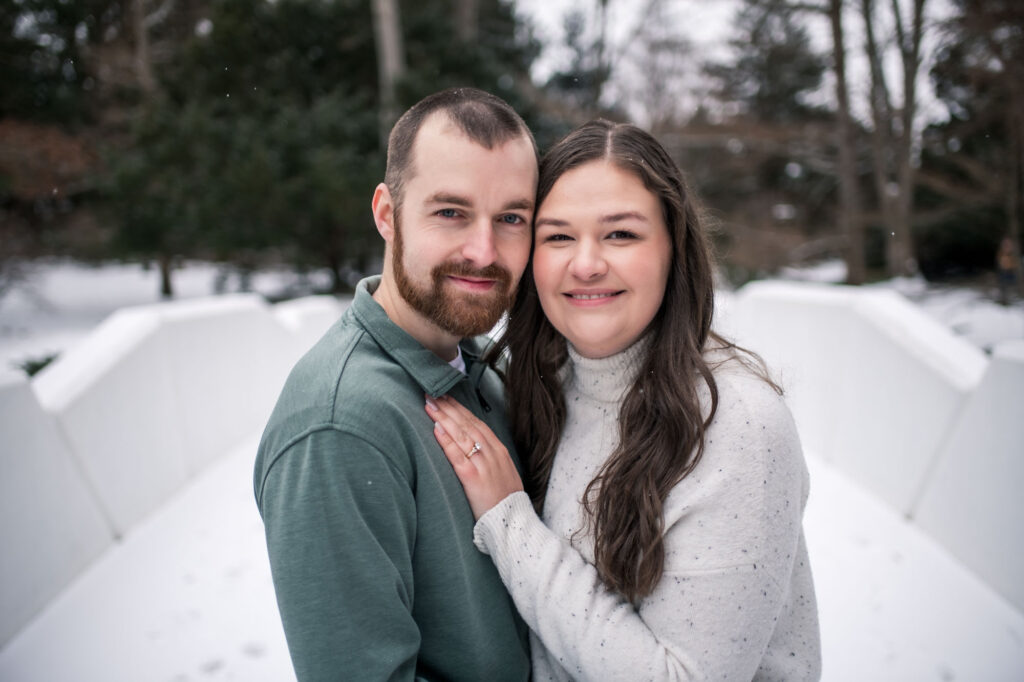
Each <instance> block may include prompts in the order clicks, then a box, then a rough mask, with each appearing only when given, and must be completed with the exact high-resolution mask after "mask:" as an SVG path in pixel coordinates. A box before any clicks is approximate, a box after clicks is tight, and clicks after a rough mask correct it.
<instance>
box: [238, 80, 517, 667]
mask: <svg viewBox="0 0 1024 682" xmlns="http://www.w3.org/2000/svg"><path fill="white" fill-rule="evenodd" d="M387 164H388V165H387V171H386V174H385V181H384V183H382V184H380V185H378V186H377V189H376V191H375V192H374V195H373V202H372V208H373V218H374V221H375V223H376V225H377V230H378V232H380V234H381V236H382V237H383V238H384V241H385V242H386V246H385V252H384V268H383V273H382V274H381V275H380V276H379V277H370V278H367V279H364V280H363V281H362V282H360V283H359V285H358V287H357V290H356V294H355V297H354V300H353V302H352V305H351V306H350V307H349V308H348V310H346V312H345V313H344V315H343V316H342V317H341V319H340V320H339V321H338V322H337V323H336V324H335V325H334V326H333V327H332V328H331V329H330V330H329V331H328V332H327V333H326V335H325V336H324V337H323V338H322V339H321V340H320V341H319V342H318V343H317V345H316V346H314V348H313V349H312V350H311V351H310V352H309V353H308V354H307V355H306V356H305V357H304V358H303V359H302V360H300V361H299V363H298V364H297V365H296V367H295V369H294V370H293V371H292V373H291V376H290V377H289V378H288V381H287V383H286V385H285V387H284V389H283V391H282V394H281V397H280V398H279V400H278V404H277V407H276V408H275V410H274V413H273V415H272V416H271V418H270V422H269V424H268V425H267V429H266V432H265V433H264V435H263V440H262V442H261V443H260V448H259V453H258V455H257V459H256V467H255V476H254V482H255V490H256V501H257V504H258V505H259V509H260V514H261V515H262V517H263V521H264V525H265V527H266V535H267V548H268V551H269V555H270V565H271V570H272V574H273V578H274V587H275V590H276V592H277V601H278V606H279V607H280V611H281V619H282V622H283V624H284V630H285V635H286V637H287V639H288V648H289V650H290V653H291V657H292V663H293V665H294V666H295V671H296V674H297V676H298V678H299V680H301V681H302V682H305V681H306V680H328V679H330V680H412V679H414V678H415V679H424V680H525V679H527V678H528V677H529V654H528V651H527V638H526V632H525V626H523V624H522V621H521V620H520V619H519V617H518V615H517V614H516V613H515V607H514V605H513V604H512V602H511V600H510V599H509V597H508V595H507V593H506V592H505V589H504V587H503V585H502V584H501V580H500V579H499V577H498V574H497V572H496V571H495V569H494V567H493V565H492V564H491V561H490V559H489V558H488V557H486V556H485V555H483V554H482V553H480V552H479V551H477V550H476V548H475V547H474V546H473V541H472V537H473V514H472V512H471V511H470V508H469V504H468V503H467V502H466V497H465V494H464V493H463V491H462V487H461V485H460V484H459V481H458V479H457V478H456V476H455V474H454V472H453V471H452V470H451V466H450V465H449V464H448V461H447V460H446V458H445V455H444V453H443V452H442V451H441V448H440V446H438V444H437V442H436V440H435V439H434V436H433V424H432V422H431V420H430V418H429V417H428V416H427V414H426V412H425V411H424V400H425V396H426V395H427V394H429V395H431V396H435V397H436V396H439V395H442V394H449V395H451V396H453V397H455V398H456V399H457V400H459V402H461V403H462V404H464V405H466V406H467V407H469V408H470V409H471V410H473V412H474V413H475V414H476V415H477V416H479V417H480V418H481V419H483V420H484V421H486V422H487V423H488V425H489V426H490V427H491V428H492V429H494V431H495V433H496V434H498V436H499V437H500V438H501V439H502V440H503V441H504V442H505V444H506V445H507V446H508V447H509V449H510V451H511V450H512V444H511V436H510V433H509V430H508V427H507V425H506V424H505V423H504V420H503V410H502V405H503V392H502V387H501V385H500V382H499V380H498V378H497V377H496V376H495V375H494V373H493V372H492V371H491V370H489V369H488V368H486V367H485V366H484V365H483V363H480V362H479V360H478V358H479V352H480V350H481V348H479V347H478V346H477V345H476V344H475V343H474V342H471V341H465V340H462V339H464V338H465V337H471V336H475V335H479V334H482V333H483V332H486V331H487V330H489V329H490V328H491V327H493V326H494V324H495V323H496V322H497V321H498V320H499V318H500V316H501V314H502V313H503V312H504V311H505V310H506V309H507V308H508V306H509V304H510V303H511V300H512V296H513V294H514V291H515V287H516V285H517V284H518V282H519V278H520V275H521V274H522V272H523V269H524V268H525V267H526V262H527V260H528V258H529V253H530V245H531V240H532V228H531V224H532V217H533V208H534V207H533V202H534V193H535V191H536V184H537V150H536V146H535V144H534V142H533V137H532V136H531V134H530V132H529V130H528V129H527V127H526V125H525V124H524V123H523V121H522V119H521V118H520V117H519V116H518V115H517V114H516V113H515V112H514V111H513V110H512V109H511V108H510V107H509V106H508V105H507V104H506V103H505V102H503V101H502V100H500V99H498V98H496V97H494V96H492V95H489V94H487V93H484V92H481V91H479V90H473V89H456V90H447V91H444V92H440V93H437V94H435V95H431V96H430V97H427V98H426V99H424V100H422V101H421V102H419V103H418V104H416V105H415V106H413V107H412V108H411V109H410V110H409V111H408V112H406V113H405V115H403V116H402V118H401V119H400V120H399V121H398V122H397V123H396V124H395V127H394V129H393V130H392V132H391V136H390V139H389V142H388V161H387Z"/></svg>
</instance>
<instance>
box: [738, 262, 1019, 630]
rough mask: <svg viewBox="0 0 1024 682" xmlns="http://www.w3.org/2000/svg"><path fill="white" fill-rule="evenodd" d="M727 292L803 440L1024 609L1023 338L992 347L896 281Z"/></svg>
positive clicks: (742, 336) (741, 331) (747, 341)
mask: <svg viewBox="0 0 1024 682" xmlns="http://www.w3.org/2000/svg"><path fill="white" fill-rule="evenodd" d="M723 303H725V305H724V306H722V307H723V310H722V316H721V321H722V326H723V328H724V330H725V331H726V332H727V333H728V334H730V335H732V336H733V337H735V338H736V339H737V340H738V341H739V342H740V343H741V344H742V345H745V346H747V347H750V348H753V349H755V350H757V351H758V352H759V353H760V354H761V355H762V356H763V357H764V358H765V360H766V361H767V362H768V364H769V366H770V367H771V368H772V369H773V370H774V372H775V374H776V375H777V376H778V377H779V378H780V379H781V381H782V383H783V385H784V387H785V388H786V391H787V395H788V400H789V403H790V406H791V407H792V409H793V413H794V417H795V418H796V421H797V425H798V427H799V429H800V435H801V438H802V440H803V443H804V447H805V449H807V450H808V451H811V452H813V453H815V454H816V455H818V456H819V457H821V458H822V459H824V460H826V461H828V462H830V463H831V464H832V465H834V466H835V467H837V468H839V469H840V470H842V471H843V472H845V473H846V474H847V475H848V476H849V477H850V478H851V479H853V480H854V481H856V482H858V483H859V484H861V485H862V486H863V487H865V488H866V489H868V490H869V491H871V492H872V493H874V494H875V495H877V496H878V497H879V498H881V499H882V500H883V501H884V502H886V503H887V504H889V505H890V506H891V507H892V508H894V509H895V510H897V511H899V512H900V513H902V514H903V515H904V516H905V517H906V518H907V519H909V520H910V521H912V522H913V523H916V524H918V525H919V527H920V528H922V529H923V530H924V531H925V532H927V533H928V534H929V535H930V536H932V537H933V538H934V539H935V540H937V541H938V542H939V543H941V544H942V545H944V546H945V547H946V548H947V549H948V550H949V551H950V552H952V553H953V554H954V555H955V556H957V558H959V559H960V560H961V561H962V562H963V563H964V564H965V565H966V566H967V567H969V568H970V569H972V570H973V571H974V572H975V573H977V574H978V575H979V576H980V577H981V578H982V579H984V580H985V581H986V582H987V583H988V584H989V585H990V586H991V587H993V588H994V589H995V590H996V591H997V592H999V593H1000V594H1002V595H1003V596H1004V597H1005V598H1006V599H1007V600H1009V601H1010V602H1011V603H1012V604H1014V606H1015V607H1016V608H1017V609H1019V610H1022V611H1024V582H1022V581H1021V580H1020V576H1022V575H1024V540H1022V539H1021V538H1024V535H1022V534H1021V533H1020V532H1019V528H1020V527H1021V526H1022V525H1024V505H1021V504H1020V490H1021V489H1022V487H1024V408H1022V406H1024V340H1017V341H1007V342H1003V343H1002V344H1001V345H998V346H997V347H996V348H995V350H994V352H993V355H992V358H991V359H989V358H987V357H986V356H985V354H984V353H982V352H981V351H980V350H978V349H977V348H975V347H974V346H972V345H970V344H968V343H967V342H966V341H963V340H962V339H960V338H959V337H957V336H955V335H953V334H952V333H951V332H950V331H949V330H948V329H947V328H945V327H943V326H942V325H940V324H939V323H938V322H936V321H934V320H933V319H931V318H930V317H928V316H927V315H925V314H924V313H923V312H921V311H920V310H919V309H918V308H917V307H916V306H915V305H913V304H911V303H910V302H909V301H907V300H906V299H905V298H904V297H902V296H901V295H899V294H897V293H895V292H893V291H889V290H873V289H862V288H854V287H843V286H833V285H820V284H808V283H793V282H774V281H773V282H755V283H752V284H749V285H747V286H745V287H743V288H742V289H741V290H739V291H738V292H737V294H736V295H735V296H734V297H732V298H727V299H725V300H724V301H723ZM812 494H813V482H812Z"/></svg>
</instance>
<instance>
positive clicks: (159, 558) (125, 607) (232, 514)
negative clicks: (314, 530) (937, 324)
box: [0, 435, 1024, 682]
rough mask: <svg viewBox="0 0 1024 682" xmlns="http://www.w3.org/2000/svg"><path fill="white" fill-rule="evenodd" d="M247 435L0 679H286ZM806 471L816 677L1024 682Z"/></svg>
mask: <svg viewBox="0 0 1024 682" xmlns="http://www.w3.org/2000/svg"><path fill="white" fill-rule="evenodd" d="M257 441H258V436H256V435H254V436H253V437H252V438H251V439H249V440H247V441H246V442H244V443H242V444H240V445H239V447H237V448H236V449H235V450H233V451H232V452H230V453H228V454H227V455H226V456H225V457H224V458H223V459H221V460H220V461H219V462H217V463H216V464H214V465H213V466H212V467H210V468H209V469H208V470H207V471H206V472H205V473H204V474H203V475H202V476H201V477H200V478H198V479H197V480H196V481H194V482H193V483H191V484H190V485H189V486H187V487H186V488H185V489H183V490H182V491H180V492H179V493H178V494H177V495H176V496H175V497H174V498H173V499H172V500H171V501H170V502H169V503H168V504H166V505H164V506H163V507H162V508H161V509H160V510H159V511H158V512H157V513H155V514H154V515H152V516H151V517H149V518H148V519H147V520H145V521H144V522H143V523H141V524H140V525H139V526H137V527H136V528H134V529H133V530H132V531H131V532H130V533H129V534H128V535H127V536H126V537H125V538H124V540H123V541H122V542H121V543H120V544H119V545H116V546H115V547H114V549H112V550H110V551H108V552H107V553H106V554H105V555H104V556H103V557H102V558H101V559H100V560H99V561H97V562H96V563H95V564H94V565H93V566H92V567H90V568H89V569H88V570H87V571H86V572H85V573H83V574H82V575H81V576H80V577H79V578H78V579H77V580H76V581H75V582H74V583H72V585H71V586H70V587H69V588H68V589H67V590H65V592H64V593H63V594H61V595H60V596H59V597H58V598H57V599H56V600H54V601H53V602H52V603H51V604H50V605H49V606H48V607H47V608H46V610H45V611H44V612H43V613H42V614H41V615H40V616H39V617H38V618H36V619H35V620H34V621H33V622H32V623H31V624H30V625H29V626H28V627H27V628H25V629H24V630H23V631H22V632H21V633H19V634H18V635H17V636H16V637H15V638H14V639H13V640H12V641H11V642H10V643H9V644H8V646H7V647H5V648H4V649H3V650H2V651H0V680H4V681H9V682H54V681H66V682H149V681H152V682H186V681H187V680H210V681H215V680H242V681H247V682H261V681H266V682H271V681H273V682H282V681H287V680H290V679H294V676H293V674H292V671H291V664H290V662H289V660H288V653H287V649H286V647H285V642H284V635H283V633H282V631H281V625H280V622H279V621H278V616H277V609H276V604H275V602H274V595H273V588H272V586H271V581H270V573H269V566H268V563H267V558H266V549H265V546H264V544H263V535H262V524H261V522H260V519H259V515H258V513H257V511H256V505H255V502H254V501H253V495H252V484H251V480H252V479H251V466H252V458H253V456H254V453H255V450H256V444H257ZM809 465H810V467H811V477H812V478H811V481H812V492H811V498H810V502H809V505H808V510H807V516H806V522H805V523H806V532H807V536H808V544H809V547H810V552H811V562H812V565H813V568H814V572H815V580H816V584H817V589H818V599H819V607H820V613H821V627H822V639H823V647H824V671H825V674H824V680H825V681H826V682H847V681H849V682H854V681H856V682H863V681H864V680H872V681H873V682H885V681H888V680H891V681H893V682H908V681H921V682H925V681H930V680H935V681H937V682H949V681H953V680H964V681H970V682H977V681H984V682H1003V681H1005V682H1019V681H1020V680H1024V616H1022V615H1021V614H1019V613H1017V612H1016V611H1014V609H1012V608H1011V607H1010V606H1009V605H1008V604H1007V603H1006V602H1005V601H1004V600H1003V599H1001V598H1000V597H999V596H997V595H996V594H995V593H993V592H992V591H991V590H990V589H989V588H988V587H987V586H986V585H984V584H983V583H982V582H981V581H980V580H978V579H977V578H976V577H975V576H974V575H973V574H971V573H969V572H968V571H967V570H966V569H964V568H963V567H962V566H961V565H960V564H959V563H958V562H957V561H955V560H954V559H953V558H951V557H950V555H949V554H948V553H947V552H946V551H945V550H944V549H942V548H941V547H940V546H938V545H937V544H935V543H934V542H933V541H931V540H930V539H928V538H927V537H926V536H925V535H923V534H922V533H921V532H920V531H918V530H917V529H915V528H914V527H913V526H911V525H910V524H907V523H905V522H904V521H903V520H902V519H901V518H899V517H898V516H897V515H895V514H894V513H893V512H892V511H890V509H889V508H888V507H886V506H885V505H883V504H881V503H880V502H879V501H877V500H876V499H875V498H873V497H872V496H871V495H869V494H867V493H865V492H863V491H861V490H860V489H858V488H857V487H855V486H854V485H853V484H852V483H850V482H849V479H848V478H846V477H844V476H842V475H841V474H839V473H837V472H836V471H835V470H833V469H832V468H831V467H830V466H829V465H827V464H824V463H822V462H821V461H819V460H817V459H815V458H813V457H811V458H809Z"/></svg>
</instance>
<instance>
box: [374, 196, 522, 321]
mask: <svg viewBox="0 0 1024 682" xmlns="http://www.w3.org/2000/svg"><path fill="white" fill-rule="evenodd" d="M391 263H392V270H393V271H394V277H395V286H396V287H397V288H398V293H399V294H400V295H401V296H402V298H404V299H405V300H406V302H407V303H408V304H409V305H410V306H412V308H413V309H414V310H415V311H416V312H418V313H419V314H421V315H423V316H424V317H426V318H427V319H428V320H430V321H431V322H433V323H434V324H435V325H437V326H438V327H440V328H441V329H443V330H444V331H446V332H448V333H449V334H451V335H453V336H458V337H460V338H462V337H466V336H476V335H477V334H483V333H484V332H487V331H489V330H491V329H492V328H493V327H494V325H496V324H497V323H498V320H500V319H501V315H502V313H504V312H505V311H506V310H508V309H509V307H510V306H511V305H512V298H513V296H514V295H515V289H514V288H513V286H512V274H511V273H510V272H509V271H508V270H506V269H505V268H503V267H501V266H500V265H496V264H493V263H492V264H491V265H488V266H487V267H485V268H479V269H478V268H474V267H473V266H472V265H470V264H469V263H465V262H462V263H441V264H440V265H435V266H434V267H433V268H432V269H431V270H430V279H431V282H432V285H431V286H430V287H429V288H420V287H419V286H418V285H417V284H416V283H415V282H413V281H412V279H411V278H410V277H409V273H408V272H407V271H406V269H405V253H404V248H403V244H402V229H401V226H400V221H399V220H398V216H397V215H396V216H395V242H394V254H393V257H392V259H391ZM449 275H455V276H456V277H478V278H482V279H492V280H494V286H493V287H492V288H491V290H490V291H488V292H485V293H479V294H470V293H461V294H460V293H454V292H452V293H449V292H448V291H446V289H445V281H446V279H447V277H448V276H449Z"/></svg>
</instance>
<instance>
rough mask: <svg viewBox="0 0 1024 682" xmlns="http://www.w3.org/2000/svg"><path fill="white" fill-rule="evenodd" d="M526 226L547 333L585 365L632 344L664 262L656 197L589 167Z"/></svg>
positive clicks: (564, 183)
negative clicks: (565, 341) (531, 232)
mask: <svg viewBox="0 0 1024 682" xmlns="http://www.w3.org/2000/svg"><path fill="white" fill-rule="evenodd" d="M534 225H535V234H534V240H535V241H534V254H533V278H534V281H535V282H536V285H537V293H538V294H539V296H540V304H541V306H542V307H543V309H544V314H545V315H547V318H548V320H550V321H551V324H552V325H554V327H555V329H557V330H558V331H559V332H560V333H561V334H562V335H563V336H565V338H566V339H568V340H569V342H570V343H571V344H572V345H573V347H574V348H575V349H576V350H577V352H579V353H580V354H581V355H583V356H584V357H588V358H603V357H607V356H609V355H613V354H614V353H617V352H619V351H621V350H623V349H625V348H627V347H629V346H630V345H631V344H632V343H633V342H634V341H636V340H637V339H638V338H640V336H641V335H642V334H643V333H644V331H645V330H646V329H647V326H648V325H649V324H650V323H651V320H653V319H654V316H655V314H656V313H657V312H658V308H659V307H660V306H661V301H662V298H663V297H664V295H665V284H666V282H667V281H668V273H669V265H670V262H671V258H672V241H671V237H670V236H669V233H668V228H667V227H666V225H665V219H664V217H663V215H662V210H661V201H660V200H659V199H658V197H657V196H655V195H654V194H652V193H651V192H649V191H648V190H647V188H646V187H644V184H643V182H642V181H641V180H640V178H638V177H637V176H635V175H633V174H632V173H630V172H628V171H624V170H622V169H620V168H619V167H618V166H616V165H614V164H613V163H611V162H608V161H605V160H596V161H591V162H589V163H587V164H585V165H583V166H580V167H578V168H574V169H573V170H570V171H568V172H566V173H565V174H563V175H562V176H561V177H560V178H558V180H557V181H556V182H555V185H554V187H552V188H551V192H550V193H549V194H548V195H547V197H546V198H545V199H544V203H542V204H541V205H540V207H539V208H538V209H537V215H536V218H535V222H534Z"/></svg>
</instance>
